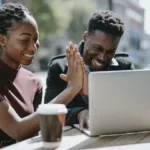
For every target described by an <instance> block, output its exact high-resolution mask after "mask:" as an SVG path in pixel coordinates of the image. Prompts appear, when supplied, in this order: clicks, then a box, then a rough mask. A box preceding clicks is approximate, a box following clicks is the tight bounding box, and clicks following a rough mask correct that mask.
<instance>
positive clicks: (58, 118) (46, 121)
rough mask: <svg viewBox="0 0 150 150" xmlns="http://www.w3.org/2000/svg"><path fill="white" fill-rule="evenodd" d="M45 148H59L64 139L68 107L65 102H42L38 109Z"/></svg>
mask: <svg viewBox="0 0 150 150" xmlns="http://www.w3.org/2000/svg"><path fill="white" fill-rule="evenodd" d="M37 113H38V114H39V117H40V129H41V135H42V140H43V147H44V148H57V147H59V145H60V143H61V140H62V132H63V127H64V125H65V116H66V113H67V108H66V106H65V105H63V104H41V105H39V107H38V109H37Z"/></svg>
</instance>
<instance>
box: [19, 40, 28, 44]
mask: <svg viewBox="0 0 150 150" xmlns="http://www.w3.org/2000/svg"><path fill="white" fill-rule="evenodd" d="M21 42H22V43H25V44H26V43H28V42H29V40H21Z"/></svg>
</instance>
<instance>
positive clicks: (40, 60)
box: [0, 0, 150, 83]
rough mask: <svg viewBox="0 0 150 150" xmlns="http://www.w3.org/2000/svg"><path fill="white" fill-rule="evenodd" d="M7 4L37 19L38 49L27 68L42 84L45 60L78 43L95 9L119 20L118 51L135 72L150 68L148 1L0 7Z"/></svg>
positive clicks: (26, 0)
mask: <svg viewBox="0 0 150 150" xmlns="http://www.w3.org/2000/svg"><path fill="white" fill-rule="evenodd" d="M7 2H14V3H22V4H24V5H25V6H26V7H27V8H28V9H29V10H30V11H31V12H32V13H33V16H34V17H35V19H36V20H37V23H38V26H39V31H40V48H39V50H38V51H37V54H36V57H35V59H34V62H33V64H32V65H30V66H28V67H27V68H28V69H29V70H31V71H33V72H36V73H37V74H38V75H39V76H40V77H41V78H42V79H43V82H44V83H45V76H46V71H47V64H48V61H49V60H50V59H51V57H53V56H55V55H59V54H63V53H64V52H65V47H66V45H67V44H68V42H69V41H73V42H74V43H76V44H78V43H79V42H80V40H81V39H82V34H83V32H84V31H85V30H86V29H87V23H88V18H89V16H90V14H91V13H92V12H93V11H94V10H95V9H102V10H104V9H107V10H108V9H109V10H112V11H114V12H116V13H117V14H118V15H119V16H120V17H121V18H122V20H123V21H124V23H125V33H124V35H123V37H122V40H121V42H120V45H119V47H118V52H125V53H128V54H129V55H130V56H131V57H132V59H133V61H134V64H135V66H136V68H137V69H142V68H149V67H150V65H149V64H150V21H149V20H150V19H148V17H149V16H150V10H149V8H148V7H149V6H150V2H149V0H0V3H1V4H3V3H7Z"/></svg>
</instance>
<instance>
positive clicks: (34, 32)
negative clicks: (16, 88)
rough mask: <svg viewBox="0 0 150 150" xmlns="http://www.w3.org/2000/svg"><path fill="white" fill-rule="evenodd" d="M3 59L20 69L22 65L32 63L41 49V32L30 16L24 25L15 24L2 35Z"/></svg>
mask: <svg viewBox="0 0 150 150" xmlns="http://www.w3.org/2000/svg"><path fill="white" fill-rule="evenodd" d="M1 40H2V41H1V42H3V44H4V45H2V46H1V48H2V53H1V56H0V57H1V59H2V60H3V61H4V62H5V63H6V64H8V65H9V66H11V67H12V68H18V67H19V65H20V64H23V65H29V64H31V63H32V60H33V58H34V54H35V52H36V50H37V49H38V47H39V32H38V27H37V24H36V21H35V20H34V19H33V18H32V17H30V16H28V17H27V18H26V19H25V21H24V22H23V23H16V22H15V23H14V25H13V27H12V28H10V29H9V30H8V32H7V36H5V35H2V38H1Z"/></svg>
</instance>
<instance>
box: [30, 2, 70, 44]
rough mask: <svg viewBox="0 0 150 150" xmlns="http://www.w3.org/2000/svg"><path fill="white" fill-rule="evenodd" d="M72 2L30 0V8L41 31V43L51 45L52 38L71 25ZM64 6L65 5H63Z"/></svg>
mask: <svg viewBox="0 0 150 150" xmlns="http://www.w3.org/2000/svg"><path fill="white" fill-rule="evenodd" d="M69 5H70V2H67V1H66V4H64V1H63V0H36V1H34V0H28V8H29V9H30V11H31V12H32V14H33V16H34V17H35V19H36V21H37V23H38V26H39V31H40V43H41V46H43V47H49V45H50V41H51V39H55V38H56V37H57V36H58V35H60V34H62V33H63V32H64V31H65V30H66V29H67V28H68V26H69V23H70V20H71V17H70V13H69V10H70V9H66V8H67V7H68V8H70V7H69ZM62 6H63V7H62Z"/></svg>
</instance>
